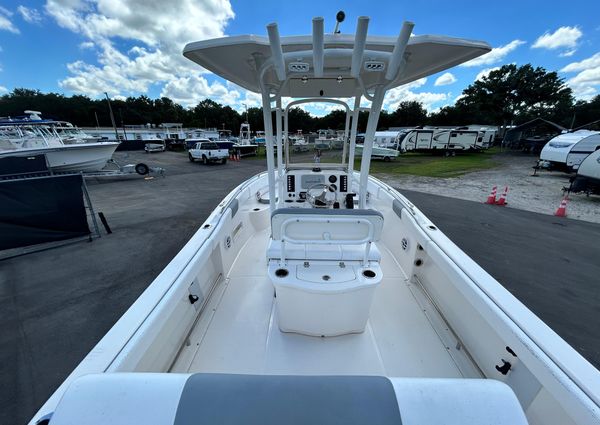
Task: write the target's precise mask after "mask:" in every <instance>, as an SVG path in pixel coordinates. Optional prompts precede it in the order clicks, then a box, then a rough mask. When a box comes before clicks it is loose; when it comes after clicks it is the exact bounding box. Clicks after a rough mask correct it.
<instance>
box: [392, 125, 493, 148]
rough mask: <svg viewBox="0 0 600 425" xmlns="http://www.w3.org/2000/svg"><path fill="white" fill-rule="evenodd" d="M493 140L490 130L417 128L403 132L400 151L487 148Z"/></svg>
mask: <svg viewBox="0 0 600 425" xmlns="http://www.w3.org/2000/svg"><path fill="white" fill-rule="evenodd" d="M492 142H493V133H492V132H491V131H490V132H488V131H485V132H482V131H479V130H469V129H468V128H461V127H459V128H453V129H449V128H428V127H425V128H417V129H414V130H411V131H408V132H407V133H405V135H404V136H403V137H402V141H401V145H400V149H401V150H402V152H408V151H421V152H431V151H440V152H449V151H468V150H482V149H487V148H488V147H490V146H491V143H492Z"/></svg>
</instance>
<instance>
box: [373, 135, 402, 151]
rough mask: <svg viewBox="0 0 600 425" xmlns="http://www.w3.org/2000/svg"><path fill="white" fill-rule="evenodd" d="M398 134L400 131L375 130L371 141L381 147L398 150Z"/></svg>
mask: <svg viewBox="0 0 600 425" xmlns="http://www.w3.org/2000/svg"><path fill="white" fill-rule="evenodd" d="M400 134H401V132H400V131H376V132H375V138H374V141H373V143H375V144H376V145H377V146H379V147H382V148H388V149H396V150H398V148H399V147H400Z"/></svg>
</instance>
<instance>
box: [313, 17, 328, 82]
mask: <svg viewBox="0 0 600 425" xmlns="http://www.w3.org/2000/svg"><path fill="white" fill-rule="evenodd" d="M312 24H313V33H312V38H313V70H314V75H315V78H321V77H323V60H324V54H325V36H324V33H325V24H324V21H323V18H322V17H317V18H313V20H312Z"/></svg>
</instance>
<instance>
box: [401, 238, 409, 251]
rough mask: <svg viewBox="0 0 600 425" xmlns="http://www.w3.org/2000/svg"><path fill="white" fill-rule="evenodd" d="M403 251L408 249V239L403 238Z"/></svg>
mask: <svg viewBox="0 0 600 425" xmlns="http://www.w3.org/2000/svg"><path fill="white" fill-rule="evenodd" d="M402 249H403V250H405V251H406V250H407V249H408V239H406V238H402Z"/></svg>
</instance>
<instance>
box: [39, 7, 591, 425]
mask: <svg viewBox="0 0 600 425" xmlns="http://www.w3.org/2000/svg"><path fill="white" fill-rule="evenodd" d="M340 20H341V19H340ZM368 24H369V19H368V18H366V17H361V18H359V19H358V24H357V30H356V34H354V35H349V34H341V33H338V32H337V31H336V32H334V33H333V34H327V35H326V34H324V21H323V19H322V18H315V19H313V33H312V35H308V36H294V37H280V36H279V31H278V27H277V25H276V24H270V25H268V26H267V32H268V37H262V36H255V35H247V36H235V37H226V38H219V39H214V40H206V41H200V42H196V43H191V44H188V45H187V46H186V47H185V50H184V56H185V57H187V58H189V59H190V60H192V61H194V62H195V63H197V64H198V65H200V66H202V67H203V68H205V69H207V70H209V71H211V72H213V73H215V74H217V75H219V76H221V77H223V78H225V79H227V80H229V81H231V82H233V83H235V84H237V85H239V86H241V87H243V88H245V89H248V90H251V91H254V92H260V93H261V94H262V104H263V114H264V121H265V130H266V135H265V136H266V149H267V166H268V171H267V172H266V173H262V174H259V175H256V176H255V177H252V178H250V179H249V180H247V181H245V182H244V183H242V184H241V185H240V186H238V187H237V188H236V189H234V190H233V191H232V192H231V193H230V194H228V195H227V196H226V197H225V199H223V201H222V202H221V203H220V204H219V205H218V206H217V208H216V209H215V210H214V211H213V213H212V214H211V215H210V216H209V217H208V219H207V220H206V222H205V223H204V224H203V225H202V226H201V227H200V229H199V230H198V231H197V232H196V234H195V235H194V236H193V237H192V238H191V239H190V241H189V242H188V243H187V244H186V245H185V247H184V248H183V249H182V250H181V251H180V252H179V253H178V254H177V256H176V257H175V258H174V259H173V260H172V261H171V263H170V264H169V265H168V266H167V267H166V268H165V269H164V270H163V271H162V272H161V273H160V275H159V276H158V277H157V278H156V280H155V281H154V282H153V283H152V284H151V285H150V286H149V287H148V289H147V290H146V291H145V292H144V293H143V294H142V295H141V296H140V297H139V299H138V300H137V301H136V302H135V303H134V304H133V305H132V306H131V308H130V309H129V310H128V311H127V312H126V313H125V314H124V315H123V316H122V318H121V319H120V320H119V321H118V322H117V323H116V324H115V325H114V326H113V328H112V329H111V330H110V331H109V332H108V333H107V334H106V336H104V338H102V340H101V341H100V342H99V343H98V344H97V346H96V347H95V348H94V349H93V350H92V351H91V352H90V353H89V355H88V356H87V357H86V358H85V359H84V360H83V361H82V362H81V363H80V364H79V366H78V367H77V368H76V369H75V370H74V371H73V372H72V373H71V375H70V376H69V377H68V378H67V379H66V381H65V382H64V383H63V384H62V385H61V386H60V387H59V388H58V389H57V391H56V392H55V393H54V395H52V396H51V398H50V399H49V400H48V401H47V402H46V403H45V404H44V405H43V406H42V407H41V409H40V410H39V412H38V413H37V414H36V415H35V417H34V418H33V419H32V422H31V423H32V424H35V423H46V424H47V423H49V424H51V425H64V424H74V423H77V424H88V425H92V424H93V425H96V424H113V425H114V424H131V423H143V424H191V423H198V424H204V423H206V424H217V423H227V424H242V423H244V424H246V423H257V424H258V423H260V424H284V423H285V424H301V423H302V424H307V423H318V424H334V423H335V424H340V423H343V424H398V425H399V424H404V425H414V424H438V423H439V424H441V423H443V424H446V425H448V424H461V425H465V424H492V423H494V424H511V425H517V424H526V423H530V424H561V425H566V424H579V425H582V424H589V425H591V424H598V423H599V420H600V409H599V402H600V373H599V372H598V370H596V369H595V368H594V367H593V366H592V365H591V364H589V363H588V362H587V361H586V360H585V359H584V358H583V357H582V356H580V355H579V354H578V353H577V352H576V351H575V350H574V349H573V348H572V347H570V346H569V345H568V344H567V343H566V342H565V341H563V340H562V339H561V338H560V337H559V336H558V335H557V334H555V333H554V332H553V331H552V330H551V329H550V328H549V327H548V326H546V325H545V324H544V323H543V322H542V321H541V320H540V319H539V318H537V317H536V316H535V315H534V314H533V313H532V312H531V311H529V310H528V309H527V308H526V307H525V306H524V305H523V304H521V303H520V302H519V301H518V300H517V299H515V297H514V296H513V295H511V293H510V292H508V291H507V290H506V289H504V288H503V287H502V286H501V285H500V284H499V283H498V282H497V281H495V280H494V279H493V278H492V277H491V276H490V275H489V274H488V273H486V272H485V271H484V270H483V269H482V268H481V267H480V266H478V265H477V264H476V263H475V262H474V261H473V260H472V259H470V258H469V257H468V256H467V255H466V254H465V253H464V252H462V251H461V250H460V249H459V248H458V247H457V246H456V245H455V244H454V243H453V242H452V241H450V240H449V239H448V238H447V237H446V236H445V235H444V234H443V233H442V232H441V231H440V230H439V229H438V228H437V227H436V226H435V224H433V223H432V222H431V221H429V220H428V219H427V218H426V217H425V216H424V215H423V214H422V213H421V212H420V211H419V210H418V209H417V208H415V206H414V205H413V204H411V203H410V202H409V201H408V200H407V199H406V198H404V197H403V196H402V195H400V194H399V193H398V192H397V191H396V190H394V189H393V188H392V187H390V186H388V185H387V184H385V183H384V182H382V181H379V180H377V179H375V178H373V177H370V176H369V167H370V160H371V153H372V149H373V136H374V133H375V129H376V126H377V121H378V117H379V114H380V111H381V108H382V104H383V100H384V96H385V94H386V92H387V91H388V90H390V89H392V88H394V87H398V86H401V85H403V84H406V83H409V82H411V81H414V80H416V79H418V78H423V77H426V76H428V75H430V74H434V73H437V72H440V71H443V70H446V69H448V68H450V67H452V66H455V65H458V64H460V63H463V62H466V61H468V60H470V59H473V58H475V57H478V56H480V55H482V54H485V53H487V52H489V51H490V46H489V45H488V44H486V43H484V42H480V41H470V40H465V39H459V38H450V37H443V36H430V35H419V36H412V37H411V33H412V28H413V24H412V23H409V22H406V23H404V24H403V26H402V29H401V31H400V33H399V36H398V37H381V36H370V35H368V34H367V27H368ZM282 97H291V98H299V99H303V100H305V101H313V102H314V101H321V100H324V101H331V100H332V99H333V100H335V101H336V102H337V101H339V99H347V98H351V99H352V100H351V102H350V105H347V106H348V111H349V116H350V119H349V120H347V123H348V121H349V123H348V124H347V126H346V131H347V133H348V134H349V135H350V137H349V143H345V144H344V148H343V150H342V154H341V155H336V156H335V157H336V158H339V157H340V156H341V159H340V161H339V162H338V163H331V162H327V161H326V160H325V158H323V161H322V162H321V163H320V164H315V163H312V162H311V163H292V162H290V161H286V158H287V156H286V152H285V150H286V149H285V145H287V143H285V142H284V139H285V138H284V137H283V135H284V134H287V132H288V131H287V130H288V129H287V128H286V126H285V123H283V124H284V125H282V121H287V120H284V115H285V110H284V108H282ZM363 98H366V99H368V100H370V101H371V108H370V114H369V119H368V124H367V130H366V133H365V142H364V147H363V155H362V160H361V163H360V170H359V171H355V170H354V155H355V153H356V150H355V148H356V146H355V143H356V130H357V123H358V120H357V118H358V113H359V109H360V103H361V99H363ZM272 112H274V119H275V120H276V126H275V128H276V131H275V132H274V130H273V129H274V126H273V118H272ZM275 144H277V145H279V146H278V147H277V155H275V149H274V145H275ZM38 421H39V422H38Z"/></svg>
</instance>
